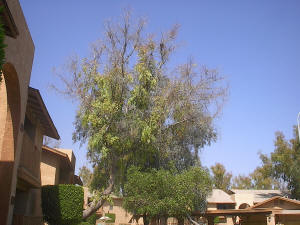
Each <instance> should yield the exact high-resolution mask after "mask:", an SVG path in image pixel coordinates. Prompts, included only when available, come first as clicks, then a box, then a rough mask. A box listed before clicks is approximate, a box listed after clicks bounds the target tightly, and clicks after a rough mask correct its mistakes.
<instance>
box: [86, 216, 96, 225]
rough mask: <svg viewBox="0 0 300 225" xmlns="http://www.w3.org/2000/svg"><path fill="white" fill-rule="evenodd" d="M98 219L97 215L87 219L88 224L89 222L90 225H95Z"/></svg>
mask: <svg viewBox="0 0 300 225" xmlns="http://www.w3.org/2000/svg"><path fill="white" fill-rule="evenodd" d="M97 219H98V216H97V215H96V214H93V215H91V216H90V217H89V218H87V219H86V222H88V223H89V224H90V225H95V224H96V221H97Z"/></svg>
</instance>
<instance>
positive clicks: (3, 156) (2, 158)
mask: <svg viewBox="0 0 300 225" xmlns="http://www.w3.org/2000/svg"><path fill="white" fill-rule="evenodd" d="M2 72H3V79H2V81H1V83H0V102H1V104H0V180H1V192H0V199H1V201H0V208H1V210H0V224H6V220H7V214H8V210H9V207H10V205H11V204H13V199H11V184H12V178H13V169H14V161H15V152H16V147H17V139H18V134H19V126H20V119H21V118H20V113H21V96H20V85H19V79H18V75H17V73H16V70H15V68H14V66H13V65H12V64H11V63H6V64H4V65H3V69H2Z"/></svg>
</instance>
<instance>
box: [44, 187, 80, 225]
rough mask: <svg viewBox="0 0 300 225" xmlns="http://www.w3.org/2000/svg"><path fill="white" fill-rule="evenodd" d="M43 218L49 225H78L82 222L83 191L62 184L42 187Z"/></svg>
mask: <svg viewBox="0 0 300 225" xmlns="http://www.w3.org/2000/svg"><path fill="white" fill-rule="evenodd" d="M42 210H43V218H44V220H45V221H47V222H48V223H49V225H73V224H74V225H75V224H76V225H77V224H80V222H81V221H82V211H83V189H82V187H80V186H75V185H69V184H60V185H46V186H43V187H42Z"/></svg>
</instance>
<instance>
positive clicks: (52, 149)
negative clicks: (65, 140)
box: [42, 145, 73, 170]
mask: <svg viewBox="0 0 300 225" xmlns="http://www.w3.org/2000/svg"><path fill="white" fill-rule="evenodd" d="M42 150H45V151H48V152H50V153H52V154H55V155H58V156H59V157H63V158H64V159H65V160H67V161H68V163H67V164H68V165H69V167H70V168H71V169H72V170H73V167H72V164H71V162H70V159H69V156H68V155H67V154H66V153H63V152H61V151H58V150H56V149H54V148H50V147H48V146H46V145H43V146H42Z"/></svg>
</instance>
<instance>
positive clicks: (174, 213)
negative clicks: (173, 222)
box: [124, 167, 212, 224]
mask: <svg viewBox="0 0 300 225" xmlns="http://www.w3.org/2000/svg"><path fill="white" fill-rule="evenodd" d="M211 189H212V182H211V178H210V175H209V172H208V171H207V170H204V169H202V168H201V167H191V168H190V169H188V170H184V171H182V172H181V173H173V172H172V171H169V170H163V169H161V170H156V169H152V170H150V171H149V172H142V171H141V170H139V169H138V168H136V167H132V168H130V169H129V171H128V182H127V183H126V185H125V197H124V208H125V209H126V210H128V211H129V212H131V213H133V214H134V215H140V216H143V217H144V223H145V221H149V220H151V219H153V218H154V219H155V218H161V217H165V218H167V217H176V218H178V219H179V220H180V219H181V218H185V217H187V215H191V213H192V212H193V211H195V210H199V211H205V210H206V197H207V195H208V194H209V193H210V191H211ZM146 218H148V219H146ZM145 224H146V223H145Z"/></svg>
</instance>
